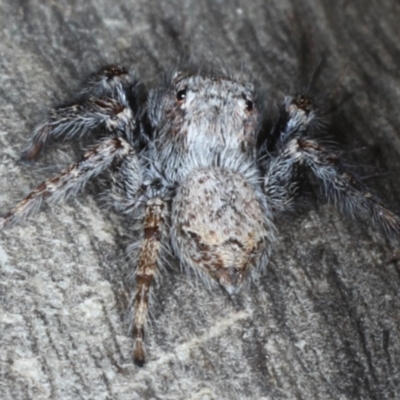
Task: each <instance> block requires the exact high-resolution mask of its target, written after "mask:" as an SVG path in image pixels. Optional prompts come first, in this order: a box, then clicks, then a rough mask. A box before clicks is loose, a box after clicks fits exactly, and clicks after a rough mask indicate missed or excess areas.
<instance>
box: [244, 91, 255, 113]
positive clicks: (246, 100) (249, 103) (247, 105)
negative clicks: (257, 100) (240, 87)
mask: <svg viewBox="0 0 400 400" xmlns="http://www.w3.org/2000/svg"><path fill="white" fill-rule="evenodd" d="M242 97H243V99H244V102H245V104H246V111H251V110H252V109H253V102H252V101H251V100H249V99H248V98H247V96H246V95H245V94H244V93H243V94H242Z"/></svg>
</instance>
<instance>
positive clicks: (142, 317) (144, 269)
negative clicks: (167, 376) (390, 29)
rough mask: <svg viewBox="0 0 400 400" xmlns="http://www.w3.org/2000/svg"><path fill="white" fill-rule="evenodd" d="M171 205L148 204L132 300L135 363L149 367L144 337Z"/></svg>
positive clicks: (157, 201)
mask: <svg viewBox="0 0 400 400" xmlns="http://www.w3.org/2000/svg"><path fill="white" fill-rule="evenodd" d="M166 215H167V205H166V203H165V202H164V201H163V200H162V199H161V198H159V197H155V198H152V199H150V200H148V201H147V204H146V212H145V217H144V228H143V233H144V237H143V242H142V245H141V248H140V252H139V255H138V260H137V269H136V289H135V293H134V296H133V298H132V308H133V318H132V321H131V332H132V335H133V340H134V348H133V360H134V362H135V364H137V365H138V366H143V364H144V363H145V358H146V355H145V348H144V336H145V326H146V322H147V317H148V308H149V293H150V289H151V286H152V283H153V281H154V278H155V275H156V272H157V263H158V261H159V259H160V251H161V242H162V238H163V236H164V234H165V229H166V224H165V219H166Z"/></svg>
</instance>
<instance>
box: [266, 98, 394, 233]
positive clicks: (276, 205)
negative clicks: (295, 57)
mask: <svg viewBox="0 0 400 400" xmlns="http://www.w3.org/2000/svg"><path fill="white" fill-rule="evenodd" d="M303 100H304V101H303V102H302V103H298V102H296V100H292V101H291V102H289V103H287V105H286V123H284V124H283V125H282V126H283V129H282V136H281V137H280V138H279V139H278V140H277V142H276V143H275V147H274V150H273V151H274V152H273V153H271V157H270V159H269V161H268V164H266V165H265V166H266V167H267V168H266V171H267V172H266V174H265V177H264V191H265V193H266V195H267V196H268V198H269V200H270V202H271V206H272V208H273V209H274V210H275V211H282V210H284V209H285V208H286V207H288V206H289V205H290V204H291V203H292V202H293V200H294V194H295V192H296V190H297V184H296V181H295V178H296V173H297V170H298V168H299V167H300V166H302V165H304V166H305V167H307V168H308V169H309V170H311V172H312V173H313V175H314V176H315V177H316V179H317V180H318V182H319V183H320V185H321V189H322V190H323V191H324V193H325V194H326V195H327V197H328V198H329V199H330V200H331V201H332V202H333V203H334V204H335V206H336V207H337V208H338V209H339V210H340V211H342V212H343V211H345V212H348V213H349V214H350V215H354V214H369V215H371V216H372V217H373V219H374V221H375V222H376V223H377V224H379V225H380V226H381V227H382V228H383V229H384V230H385V231H387V232H394V233H396V234H400V218H399V217H398V216H397V215H395V214H394V213H392V212H391V211H389V210H388V209H387V208H385V207H384V205H383V204H382V203H381V201H380V200H379V199H378V198H377V197H376V196H374V195H373V194H372V193H371V192H370V191H369V190H368V189H367V188H366V187H365V186H364V185H363V184H362V183H361V182H360V181H359V180H357V179H356V178H355V177H354V176H352V175H351V174H350V173H349V172H348V171H346V170H345V168H344V167H343V166H342V165H341V163H340V161H339V157H338V156H337V154H335V153H334V152H333V151H330V150H328V149H327V148H325V147H324V146H322V145H321V144H319V143H318V141H316V140H314V139H309V138H307V137H306V133H307V129H308V127H309V125H310V124H311V122H312V119H313V118H314V115H313V111H312V103H311V100H309V99H306V98H304V97H303ZM284 119H285V117H284V118H283V120H284ZM265 166H264V167H265Z"/></svg>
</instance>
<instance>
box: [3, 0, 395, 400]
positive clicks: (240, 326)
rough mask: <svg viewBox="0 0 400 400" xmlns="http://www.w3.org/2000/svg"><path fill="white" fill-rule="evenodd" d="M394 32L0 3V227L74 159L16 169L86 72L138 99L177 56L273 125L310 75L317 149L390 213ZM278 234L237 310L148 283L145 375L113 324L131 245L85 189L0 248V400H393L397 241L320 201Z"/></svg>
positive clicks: (224, 301)
mask: <svg viewBox="0 0 400 400" xmlns="http://www.w3.org/2000/svg"><path fill="white" fill-rule="evenodd" d="M399 21H400V3H399V2H398V1H397V0H388V1H384V2H383V1H375V0H364V1H358V2H355V1H341V0H339V1H328V0H324V1H312V0H283V1H282V0H271V1H265V0H255V1H244V0H243V1H241V0H236V1H228V0H222V1H211V0H209V1H195V0H187V1H183V0H181V1H179V0H175V1H159V2H157V1H154V0H153V1H151V0H150V1H148V0H114V1H106V0H98V1H84V0H75V1H67V0H65V1H57V0H52V1H50V0H47V1H39V0H32V1H23V0H16V1H12V0H0V27H1V31H0V143H1V148H0V187H1V192H0V205H1V210H3V211H6V209H7V208H8V207H9V206H10V205H11V204H12V203H13V202H14V201H16V200H17V199H19V198H20V197H21V196H22V195H24V194H26V193H27V192H28V190H29V188H31V187H33V186H34V185H35V184H37V183H39V182H40V181H41V180H42V179H43V177H44V176H49V175H51V174H52V173H53V172H54V171H56V170H58V168H59V166H60V165H61V164H63V165H64V164H65V163H67V162H69V161H70V160H71V159H72V158H74V157H75V156H74V154H73V153H71V152H70V151H69V148H70V146H69V145H66V144H62V145H60V146H56V147H54V148H53V150H52V151H51V152H50V153H49V154H48V155H46V156H45V157H43V158H42V159H41V160H40V161H39V163H37V166H36V165H24V164H22V163H20V161H19V158H18V157H19V152H20V150H21V149H22V147H23V145H24V143H26V140H27V138H28V136H29V134H30V131H31V129H32V127H33V126H34V124H35V123H36V122H38V121H39V120H40V117H41V115H43V113H44V112H45V110H46V108H48V107H49V106H51V105H52V104H54V102H57V101H59V100H60V99H64V98H65V97H66V96H68V95H70V94H71V93H73V91H74V89H76V88H77V87H78V85H79V81H80V80H81V78H82V77H83V76H85V74H86V73H88V72H91V71H93V70H95V69H96V68H97V67H98V66H100V65H103V64H106V63H110V62H119V63H121V64H123V65H125V66H128V67H130V68H132V69H134V70H136V71H138V73H139V74H140V76H141V77H142V79H143V81H144V82H145V83H146V84H147V85H148V86H149V87H150V86H153V85H155V84H156V82H157V79H158V77H159V75H160V73H161V72H162V71H163V70H164V68H171V67H173V66H174V65H175V64H176V62H177V60H178V59H179V58H180V57H186V56H191V57H192V58H193V59H194V60H201V61H202V62H207V60H217V61H218V62H220V63H222V64H223V65H225V66H228V67H231V68H232V69H240V68H241V64H242V63H243V64H244V65H245V66H246V68H247V69H248V70H249V71H250V72H252V73H253V74H254V75H256V76H258V77H259V79H260V80H261V82H262V83H263V85H264V86H265V90H266V94H267V101H268V103H269V104H270V105H271V118H272V117H273V115H275V111H276V107H273V105H274V104H278V103H279V101H281V99H282V95H283V94H284V93H293V92H295V91H296V90H301V89H303V88H305V87H306V86H307V84H308V82H309V79H310V77H311V75H312V74H313V72H314V71H315V68H316V66H317V64H318V63H319V62H320V61H321V60H324V62H323V63H322V68H321V73H320V76H319V77H318V79H317V80H316V84H315V93H316V95H317V98H318V99H320V101H321V102H322V103H324V104H326V105H328V106H329V109H330V112H329V113H327V116H326V121H327V122H330V124H329V125H327V127H326V129H325V132H324V135H325V136H326V137H329V138H331V139H332V140H335V141H336V142H338V143H339V144H340V145H341V146H342V147H343V148H344V150H346V154H345V156H346V159H347V160H348V163H349V165H350V166H351V167H352V166H354V165H356V164H360V168H359V169H358V170H359V171H360V172H361V173H362V175H363V176H365V177H366V178H367V179H366V180H365V182H366V183H367V184H368V185H369V186H371V187H372V189H373V190H374V191H375V192H376V193H378V194H379V196H380V197H381V198H383V199H384V200H385V202H386V203H387V204H389V205H390V207H392V208H393V209H394V210H400V201H399V194H400V188H399V184H398V183H399V172H400V164H399V154H400V133H399V130H400V113H399V110H400V76H399V72H398V71H399V64H400V47H399V43H400V24H399ZM55 163H56V164H57V165H55ZM49 165H50V167H48V166H49ZM311 197H313V196H311ZM277 227H278V229H279V244H278V245H277V247H276V249H275V251H274V254H273V259H272V261H271V263H270V265H269V266H268V268H267V272H266V274H265V275H263V276H262V277H261V278H260V281H259V283H258V284H257V285H255V286H254V287H250V288H248V289H247V290H244V291H243V292H242V293H241V295H240V296H239V297H238V299H237V301H236V303H233V302H232V301H230V300H229V299H228V298H227V296H226V295H225V294H224V293H223V292H222V290H220V291H216V292H209V291H207V289H206V288H205V287H204V286H203V285H202V284H197V282H194V281H190V280H188V279H187V278H186V276H184V275H183V274H182V273H181V272H180V271H179V269H178V268H169V269H168V270H167V271H166V272H164V273H163V274H162V279H161V280H160V284H159V287H158V288H157V291H156V293H157V295H156V296H155V298H154V307H153V310H154V312H153V317H152V324H151V327H150V334H149V336H148V341H147V342H148V351H149V360H148V363H147V364H146V366H145V367H144V368H142V369H140V368H138V367H136V366H134V365H133V363H132V340H131V338H129V337H128V336H127V334H126V332H127V326H126V322H125V321H126V319H125V311H124V309H125V304H126V296H127V293H126V285H124V284H123V281H124V279H125V277H126V274H127V272H128V269H129V266H128V265H127V264H126V262H125V261H124V248H125V244H126V243H129V241H130V240H131V239H132V235H133V234H132V232H130V231H129V229H127V228H129V227H128V226H126V224H122V223H121V222H120V220H119V218H118V216H117V215H115V214H114V213H113V212H110V211H108V210H104V209H102V208H100V207H99V203H98V200H97V196H96V186H91V187H89V188H88V189H87V190H85V191H84V192H83V193H82V194H80V195H79V196H77V197H76V198H74V199H71V200H69V201H68V202H66V203H63V204H60V205H57V206H53V207H51V208H50V207H44V209H43V212H41V213H39V214H38V215H37V216H36V217H34V218H31V219H30V220H29V221H28V222H24V223H22V224H21V225H20V226H18V227H15V228H13V229H9V230H6V231H4V232H0V398H2V399H7V400H8V399H66V400H67V399H118V400H120V399H127V400H128V399H377V400H378V399H379V400H381V399H398V398H400V336H399V330H400V326H399V325H400V301H399V293H400V269H399V264H398V263H396V262H392V263H387V260H388V259H389V258H390V257H391V256H392V254H393V252H394V251H395V250H396V248H397V247H398V246H399V240H393V241H389V240H388V239H386V238H385V236H384V235H383V234H382V232H381V231H379V229H377V228H376V227H374V226H373V225H372V224H370V223H369V221H365V220H364V221H359V220H351V219H349V218H348V217H343V216H341V215H340V214H339V213H337V212H336V211H335V210H334V209H333V208H332V207H331V206H329V205H327V204H325V203H321V202H319V203H318V202H316V201H310V202H309V203H308V204H307V205H306V206H305V207H303V209H302V210H301V211H299V212H298V213H297V214H295V215H292V216H288V217H285V218H282V219H280V220H278V221H277Z"/></svg>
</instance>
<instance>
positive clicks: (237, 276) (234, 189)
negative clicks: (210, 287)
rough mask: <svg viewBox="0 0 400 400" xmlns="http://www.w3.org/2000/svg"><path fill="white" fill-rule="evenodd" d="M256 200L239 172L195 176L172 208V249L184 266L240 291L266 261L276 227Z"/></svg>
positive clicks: (214, 171) (211, 170) (213, 170)
mask: <svg viewBox="0 0 400 400" xmlns="http://www.w3.org/2000/svg"><path fill="white" fill-rule="evenodd" d="M258 197H259V196H257V195H256V191H255V188H254V187H253V185H252V184H250V183H249V182H248V181H247V180H246V178H245V177H244V176H243V175H242V174H240V173H238V172H236V171H232V170H227V169H223V168H215V167H214V168H207V169H205V168H204V169H198V170H195V171H193V172H191V173H190V174H189V175H188V176H187V177H186V179H185V180H184V181H183V182H182V184H181V186H180V187H179V188H178V189H177V193H176V197H175V198H174V200H173V206H172V221H171V222H172V226H171V229H172V235H171V238H172V244H173V247H174V249H175V251H176V253H177V256H178V257H179V259H180V260H181V263H182V264H183V266H184V267H190V268H194V269H195V270H196V271H197V272H201V271H202V272H206V273H207V274H206V276H207V275H210V276H211V277H213V278H214V279H216V280H217V281H218V282H220V283H221V284H222V286H224V287H225V289H227V290H228V292H230V293H231V292H236V291H237V290H238V289H239V288H240V286H241V284H242V282H243V279H244V278H245V277H246V275H247V274H248V272H249V270H250V269H251V268H252V267H255V266H258V265H260V264H261V263H266V262H267V261H268V254H269V248H270V243H269V242H270V238H271V237H272V231H273V226H272V223H271V222H269V221H268V219H267V213H266V210H265V207H263V206H262V205H261V204H260V201H259V199H258Z"/></svg>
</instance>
